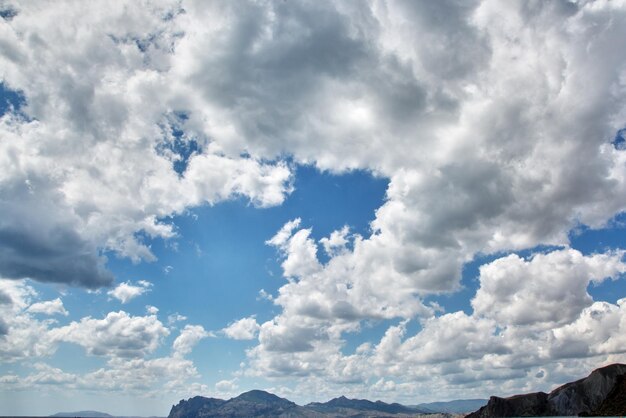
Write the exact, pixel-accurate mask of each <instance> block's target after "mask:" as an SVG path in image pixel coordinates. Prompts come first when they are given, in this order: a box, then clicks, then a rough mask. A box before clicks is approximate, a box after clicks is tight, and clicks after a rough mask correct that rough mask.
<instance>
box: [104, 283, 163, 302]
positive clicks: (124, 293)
mask: <svg viewBox="0 0 626 418" xmlns="http://www.w3.org/2000/svg"><path fill="white" fill-rule="evenodd" d="M151 286H152V283H150V282H148V281H145V280H140V281H138V282H137V285H133V284H131V283H130V282H124V283H120V284H119V285H117V287H116V288H115V289H113V290H110V291H109V292H107V293H108V294H109V295H111V296H113V297H114V298H115V299H117V300H119V301H120V302H122V303H128V302H129V301H130V300H131V299H134V298H136V297H137V296H140V295H143V294H144V293H146V292H149V291H150V287H151Z"/></svg>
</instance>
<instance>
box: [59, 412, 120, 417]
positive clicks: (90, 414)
mask: <svg viewBox="0 0 626 418" xmlns="http://www.w3.org/2000/svg"><path fill="white" fill-rule="evenodd" d="M50 416H51V417H81V418H107V417H112V416H113V415H109V414H107V413H104V412H98V411H76V412H58V413H56V414H54V415H50Z"/></svg>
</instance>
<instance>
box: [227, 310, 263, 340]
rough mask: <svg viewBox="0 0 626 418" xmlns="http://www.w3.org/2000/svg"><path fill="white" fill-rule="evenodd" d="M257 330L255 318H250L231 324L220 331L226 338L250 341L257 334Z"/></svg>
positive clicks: (257, 325)
mask: <svg viewBox="0 0 626 418" xmlns="http://www.w3.org/2000/svg"><path fill="white" fill-rule="evenodd" d="M259 328H260V326H259V324H258V323H257V322H256V318H255V317H254V316H250V317H248V318H241V319H239V320H237V321H235V322H233V323H231V324H230V325H228V326H227V327H226V328H224V329H223V330H222V331H223V332H224V334H226V336H227V337H228V338H232V339H233V340H252V339H254V338H255V337H256V335H257V333H258V332H259Z"/></svg>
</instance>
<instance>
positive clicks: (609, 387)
mask: <svg viewBox="0 0 626 418" xmlns="http://www.w3.org/2000/svg"><path fill="white" fill-rule="evenodd" d="M624 376H626V365H624V364H612V365H610V366H606V367H602V368H600V369H597V370H594V371H593V372H592V373H591V374H590V375H589V376H587V377H586V378H584V379H580V380H577V381H575V382H571V383H567V384H565V385H563V386H560V387H558V388H556V389H554V390H553V391H552V392H550V393H549V394H546V393H544V392H537V393H530V394H526V395H516V396H511V397H509V398H500V397H497V396H492V397H491V398H490V399H489V402H488V403H487V405H485V406H484V407H482V408H480V409H479V410H478V411H476V412H473V413H472V414H469V415H468V416H467V417H468V418H487V417H510V416H572V415H600V411H601V410H606V411H612V413H611V414H610V415H625V414H626V409H625V408H624V404H623V403H622V404H621V406H620V403H621V402H623V400H624V396H625V395H624V391H623V387H624V386H623V385H624V383H623V380H624Z"/></svg>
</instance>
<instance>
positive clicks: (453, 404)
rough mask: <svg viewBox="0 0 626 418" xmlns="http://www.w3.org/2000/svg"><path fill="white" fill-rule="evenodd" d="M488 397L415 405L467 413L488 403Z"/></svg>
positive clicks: (432, 409)
mask: <svg viewBox="0 0 626 418" xmlns="http://www.w3.org/2000/svg"><path fill="white" fill-rule="evenodd" d="M487 401H488V399H457V400H454V401H447V402H429V403H421V404H419V405H415V407H416V408H418V409H421V410H424V411H430V412H442V413H447V414H466V413H468V412H472V411H476V410H477V409H478V408H481V407H483V406H485V405H487Z"/></svg>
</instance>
